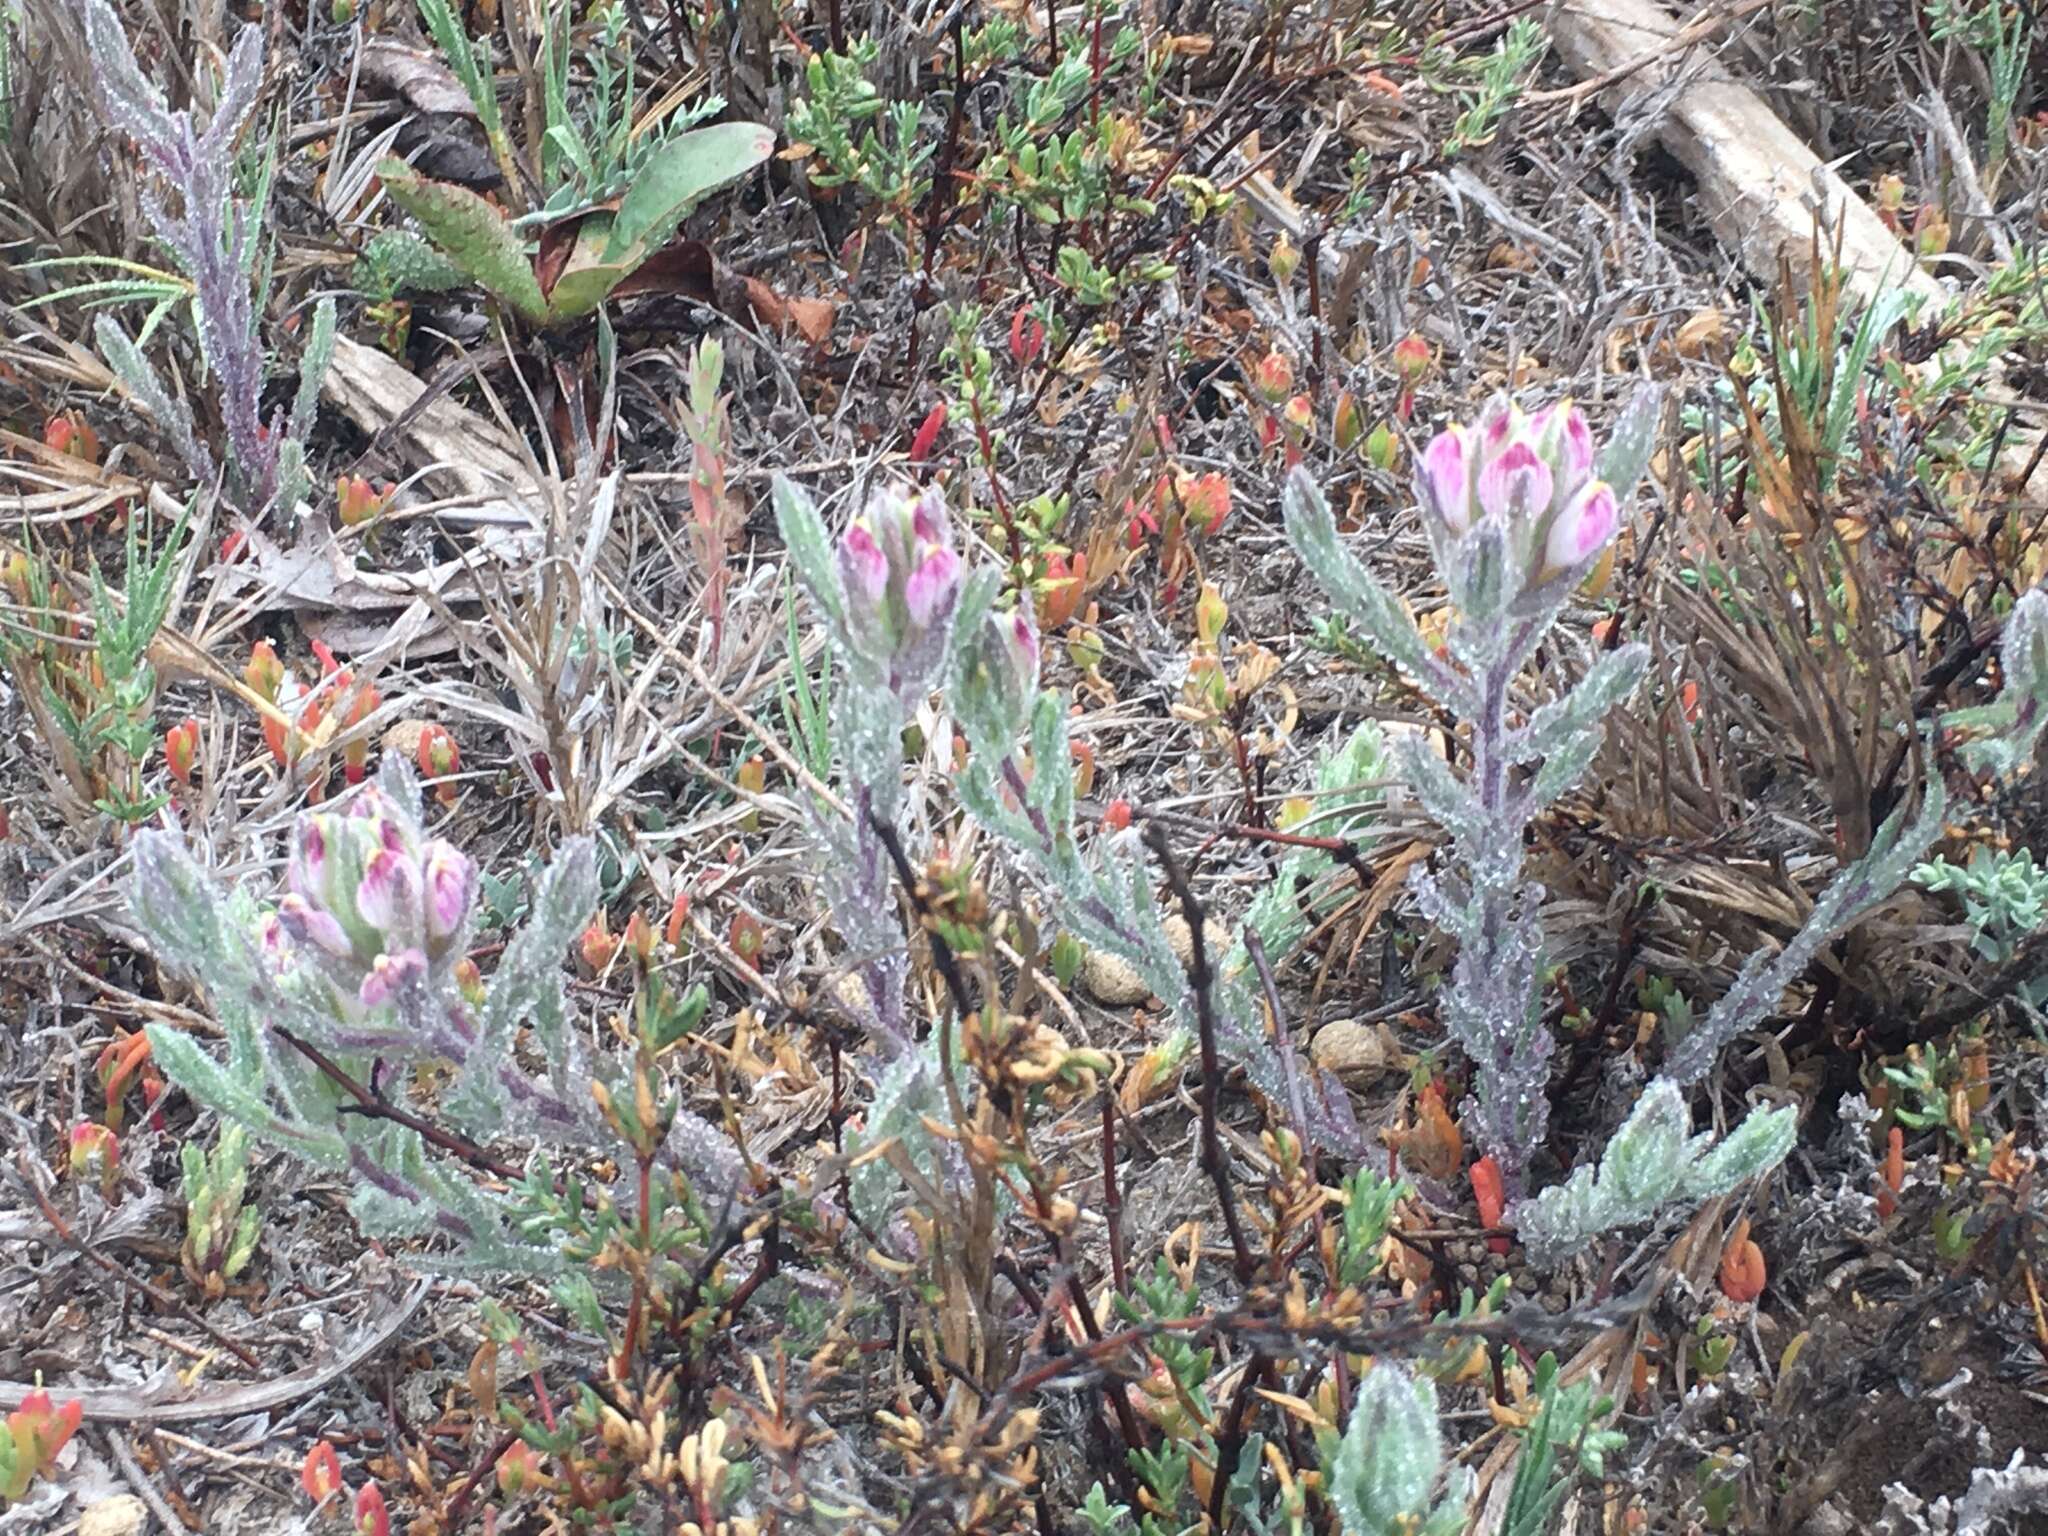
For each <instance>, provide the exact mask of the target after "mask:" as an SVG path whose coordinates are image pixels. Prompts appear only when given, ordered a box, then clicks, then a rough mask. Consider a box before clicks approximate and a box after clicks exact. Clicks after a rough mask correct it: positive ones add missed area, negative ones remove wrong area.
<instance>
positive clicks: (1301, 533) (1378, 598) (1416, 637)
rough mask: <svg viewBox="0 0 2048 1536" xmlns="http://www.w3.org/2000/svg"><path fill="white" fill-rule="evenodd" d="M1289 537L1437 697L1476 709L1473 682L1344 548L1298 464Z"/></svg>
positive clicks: (1348, 608)
mask: <svg viewBox="0 0 2048 1536" xmlns="http://www.w3.org/2000/svg"><path fill="white" fill-rule="evenodd" d="M1280 507H1281V511H1282V514H1283V515H1284V516H1285V518H1286V521H1287V538H1288V542H1289V543H1291V544H1293V546H1294V549H1295V553H1296V554H1298V555H1300V556H1301V559H1302V563H1303V564H1304V565H1306V566H1307V567H1308V568H1309V569H1310V570H1311V571H1313V572H1314V573H1315V576H1316V579H1317V580H1318V581H1320V582H1321V583H1322V584H1323V586H1324V588H1325V589H1326V590H1327V591H1328V592H1329V594H1330V596H1331V597H1332V598H1333V599H1335V601H1336V604H1337V606H1338V607H1339V608H1340V609H1342V610H1343V612H1344V613H1345V615H1346V616H1347V617H1349V618H1350V619H1351V620H1352V621H1353V622H1354V623H1356V624H1357V625H1358V626H1359V627H1360V628H1361V629H1362V630H1364V631H1365V633H1366V635H1367V636H1369V637H1370V638H1371V640H1372V641H1373V643H1375V644H1376V645H1378V646H1379V647H1380V648H1381V649H1382V650H1384V651H1385V652H1386V653H1387V655H1388V656H1390V657H1391V658H1393V660H1394V661H1395V662H1396V663H1398V664H1399V665H1400V666H1401V667H1402V668H1403V669H1404V670H1406V671H1407V672H1408V674H1409V675H1410V676H1411V677H1413V678H1414V679H1415V680H1416V681H1417V682H1418V683H1420V684H1421V685H1422V686H1423V687H1424V688H1425V689H1426V690H1427V691H1428V692H1429V693H1430V694H1431V696H1433V697H1434V698H1435V699H1436V700H1437V701H1438V702H1439V703H1442V704H1445V705H1448V706H1449V707H1451V708H1453V709H1456V710H1458V711H1460V712H1461V713H1465V714H1473V713H1476V712H1477V703H1478V701H1477V700H1476V699H1474V698H1473V697H1472V690H1471V685H1470V684H1468V683H1467V682H1465V680H1464V679H1462V678H1460V677H1458V676H1457V675H1456V674H1455V673H1453V672H1452V671H1451V670H1450V669H1449V668H1448V667H1446V666H1444V664H1443V663H1442V662H1440V661H1438V660H1437V659H1436V657H1435V656H1434V655H1433V654H1432V653H1431V651H1430V649H1429V642H1428V641H1426V640H1424V639H1423V638H1422V632H1421V631H1420V630H1418V629H1417V628H1416V627H1415V621H1414V620H1413V619H1411V618H1409V617H1408V613H1407V610H1405V609H1404V608H1402V606H1401V604H1400V602H1399V601H1398V600H1397V599H1396V598H1395V597H1394V595H1393V594H1392V593H1391V592H1389V591H1388V590H1387V589H1386V588H1385V587H1383V586H1381V585H1380V584H1379V582H1378V581H1377V580H1375V579H1374V577H1373V575H1372V573H1371V572H1370V571H1368V570H1366V568H1365V567H1364V566H1363V565H1361V564H1360V563H1359V561H1358V559H1357V557H1355V556H1354V555H1353V554H1352V553H1351V551H1349V550H1348V549H1346V548H1345V547H1344V545H1343V543H1342V541H1341V540H1340V539H1339V538H1338V535H1337V519H1336V517H1335V516H1334V515H1333V514H1332V513H1331V511H1330V504H1329V502H1328V501H1326V500H1325V499H1324V497H1323V492H1322V488H1321V487H1320V486H1318V485H1317V484H1316V483H1315V481H1314V480H1312V479H1310V478H1309V473H1308V471H1307V470H1306V469H1304V468H1302V467H1300V466H1299V465H1297V466H1296V467H1295V469H1294V470H1293V471H1292V472H1291V473H1290V474H1289V475H1288V477H1287V484H1286V486H1285V487H1284V488H1283V489H1282V491H1281V494H1280Z"/></svg>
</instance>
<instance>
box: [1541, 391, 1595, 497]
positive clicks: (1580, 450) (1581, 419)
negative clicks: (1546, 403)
mask: <svg viewBox="0 0 2048 1536" xmlns="http://www.w3.org/2000/svg"><path fill="white" fill-rule="evenodd" d="M1530 426H1531V432H1530V435H1531V436H1532V437H1534V438H1535V440H1536V445H1537V452H1539V453H1541V454H1542V455H1543V457H1544V459H1545V461H1547V462H1548V463H1549V465H1550V467H1551V472H1552V474H1553V475H1555V476H1556V478H1557V481H1558V484H1559V485H1560V486H1562V487H1564V488H1565V489H1567V490H1574V489H1576V488H1577V486H1578V483H1579V482H1580V481H1581V480H1583V479H1584V478H1585V477H1586V476H1587V475H1589V474H1591V473H1592V471H1593V429H1592V428H1591V427H1589V426H1587V425H1586V417H1585V413H1584V412H1583V411H1581V410H1580V409H1579V408H1578V407H1577V406H1576V405H1574V404H1572V402H1571V399H1570V398H1569V397H1566V398H1565V399H1563V400H1560V401H1558V402H1557V403H1556V404H1555V405H1553V406H1550V407H1549V408H1548V409H1546V410H1543V411H1539V412H1537V414H1536V419H1535V420H1534V421H1533V422H1532V423H1530Z"/></svg>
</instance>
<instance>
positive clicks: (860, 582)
mask: <svg viewBox="0 0 2048 1536" xmlns="http://www.w3.org/2000/svg"><path fill="white" fill-rule="evenodd" d="M839 578H840V580H842V581H844V582H845V583H846V596H847V599H848V601H850V602H854V603H861V604H866V605H868V606H873V605H874V604H877V603H879V602H881V600H882V597H883V595H884V594H885V593H886V592H887V591H888V590H889V557H888V556H887V555H885V554H883V553H882V546H881V545H880V544H878V543H876V542H875V536H874V534H873V532H872V531H871V530H870V529H869V528H868V525H867V524H866V523H865V522H864V521H862V520H861V519H860V518H855V519H854V520H853V521H852V522H851V523H848V524H847V525H846V532H845V533H844V534H843V535H842V536H841V537H840V540H839Z"/></svg>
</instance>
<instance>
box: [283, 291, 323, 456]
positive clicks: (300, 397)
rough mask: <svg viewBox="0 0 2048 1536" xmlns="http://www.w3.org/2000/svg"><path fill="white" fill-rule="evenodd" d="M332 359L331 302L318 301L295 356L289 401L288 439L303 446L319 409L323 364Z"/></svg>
mask: <svg viewBox="0 0 2048 1536" xmlns="http://www.w3.org/2000/svg"><path fill="white" fill-rule="evenodd" d="M333 360H334V300H333V299H331V298H325V299H322V300H321V301H320V302H319V303H318V304H315V305H314V306H313V328H312V330H311V332H310V333H309V334H308V335H307V337H306V350H305V351H304V352H302V353H300V354H299V390H298V393H297V394H296V395H295V396H293V398H292V414H291V424H290V426H289V427H288V428H287V431H288V433H289V435H290V437H291V440H292V441H293V442H296V443H303V442H305V440H306V436H307V434H308V433H310V432H311V431H312V430H313V416H314V413H315V412H316V411H317V410H318V409H319V408H320V381H321V380H322V379H324V378H326V377H327V365H328V364H329V363H330V362H332V361H333Z"/></svg>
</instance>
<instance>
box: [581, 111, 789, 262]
mask: <svg viewBox="0 0 2048 1536" xmlns="http://www.w3.org/2000/svg"><path fill="white" fill-rule="evenodd" d="M774 150H775V133H774V131H773V130H772V129H769V128H764V127H762V126H761V125H760V124H759V123H715V124H713V125H712V126H711V127H709V128H696V129H692V130H691V131H690V132H688V133H679V134H677V135H676V136H675V137H674V138H673V139H671V140H669V141H668V143H666V144H664V145H663V146H662V147H661V148H660V149H658V150H656V151H655V152H654V153H653V154H652V155H650V156H648V157H647V162H646V164H645V165H643V166H642V167H641V168H640V172H639V175H638V176H637V178H636V179H635V180H634V182H633V187H632V190H631V191H629V192H627V194H626V197H625V201H623V202H622V203H620V204H619V213H618V218H617V219H616V220H615V221H614V222H613V224H612V230H611V244H610V245H609V247H608V248H607V250H606V253H605V257H606V260H608V261H621V260H623V259H624V258H625V257H626V255H627V253H628V252H629V251H631V250H632V249H633V248H634V247H635V246H641V247H644V248H645V249H646V250H649V251H655V250H659V249H660V248H661V247H662V246H664V245H666V244H667V243H668V238H669V236H670V235H672V234H674V233H675V231H676V226H677V225H678V224H680V223H682V221H683V218H684V216H685V215H686V214H688V213H689V211H690V210H691V209H692V208H694V207H695V206H696V205H697V201H698V199H700V198H701V197H703V196H704V194H705V193H707V192H710V191H712V190H713V189H714V188H717V187H722V186H724V185H725V184H726V183H727V182H729V181H736V180H738V179H739V178H740V177H742V176H744V175H746V174H747V172H748V171H751V170H752V169H753V168H754V167H755V166H757V165H759V164H760V163H761V162H762V161H763V160H766V159H767V158H768V156H769V155H770V154H772V153H773V152H774ZM635 264H636V265H637V260H636V262H635Z"/></svg>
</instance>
